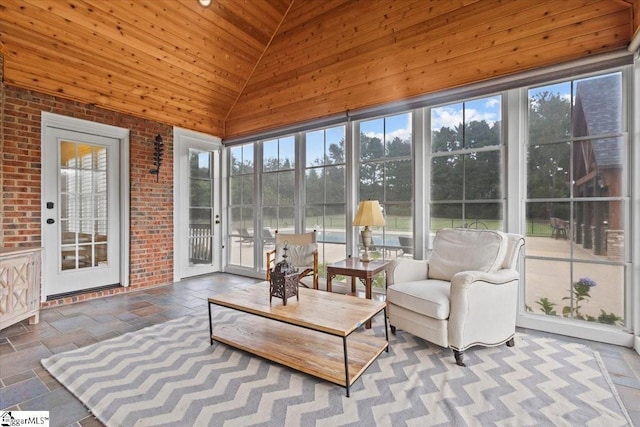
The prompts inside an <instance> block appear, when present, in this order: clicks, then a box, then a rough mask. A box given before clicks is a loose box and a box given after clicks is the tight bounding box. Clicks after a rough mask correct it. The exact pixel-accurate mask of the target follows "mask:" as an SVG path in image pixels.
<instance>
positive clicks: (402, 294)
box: [387, 280, 451, 320]
mask: <svg viewBox="0 0 640 427" xmlns="http://www.w3.org/2000/svg"><path fill="white" fill-rule="evenodd" d="M450 294H451V283H449V282H445V281H443V280H418V281H414V282H404V283H402V286H390V287H389V288H388V289H387V299H391V301H393V302H394V304H395V305H397V306H400V307H404V308H405V309H407V310H410V311H412V312H414V313H417V314H421V315H423V316H428V317H431V318H434V319H441V320H446V319H448V318H449V309H450V302H449V301H450Z"/></svg>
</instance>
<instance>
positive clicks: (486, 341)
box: [448, 269, 519, 351]
mask: <svg viewBox="0 0 640 427" xmlns="http://www.w3.org/2000/svg"><path fill="white" fill-rule="evenodd" d="M518 280H519V274H518V272H517V271H515V270H510V269H503V270H499V271H497V272H493V273H485V272H482V271H463V272H460V273H458V274H456V275H455V276H453V278H452V279H451V308H450V314H449V331H448V334H449V345H450V346H451V347H452V348H454V349H456V350H459V351H462V350H465V349H466V348H468V347H471V346H473V345H476V344H482V345H497V344H500V343H502V342H505V341H507V340H508V339H510V338H511V337H512V336H513V334H514V333H515V327H516V315H517V309H518Z"/></svg>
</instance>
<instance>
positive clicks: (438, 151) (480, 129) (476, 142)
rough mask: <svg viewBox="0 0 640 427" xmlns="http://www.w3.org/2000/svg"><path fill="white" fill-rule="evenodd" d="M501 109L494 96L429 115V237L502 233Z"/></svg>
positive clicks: (433, 111) (444, 107) (448, 106)
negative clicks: (455, 231) (458, 231)
mask: <svg viewBox="0 0 640 427" xmlns="http://www.w3.org/2000/svg"><path fill="white" fill-rule="evenodd" d="M501 104H502V98H501V97H500V96H497V95H496V96H491V97H487V98H480V99H476V100H470V101H465V102H462V103H456V104H450V105H445V106H442V107H438V108H433V109H432V110H431V152H432V153H433V154H431V189H430V191H431V205H430V209H431V224H430V227H431V231H432V232H435V231H437V230H438V229H440V228H443V227H470V228H477V229H496V230H500V229H502V228H503V227H504V224H503V216H504V213H503V212H504V198H505V196H504V181H505V180H504V179H503V173H504V172H503V171H504V169H505V168H504V164H503V157H504V151H503V150H502V146H503V142H502V133H501V115H502V113H501V111H502V106H501ZM451 153H453V154H451ZM442 202H449V203H442Z"/></svg>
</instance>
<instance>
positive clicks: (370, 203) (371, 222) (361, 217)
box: [353, 200, 384, 262]
mask: <svg viewBox="0 0 640 427" xmlns="http://www.w3.org/2000/svg"><path fill="white" fill-rule="evenodd" d="M353 225H357V226H364V229H363V230H362V231H361V232H360V235H361V236H362V246H363V247H364V253H363V254H362V257H361V258H360V261H362V262H369V261H371V258H370V257H369V246H371V229H370V228H369V227H370V226H371V227H373V226H376V227H381V226H383V225H384V217H383V216H382V208H381V207H380V203H378V201H377V200H364V201H362V202H360V204H359V205H358V212H357V213H356V217H355V218H354V219H353Z"/></svg>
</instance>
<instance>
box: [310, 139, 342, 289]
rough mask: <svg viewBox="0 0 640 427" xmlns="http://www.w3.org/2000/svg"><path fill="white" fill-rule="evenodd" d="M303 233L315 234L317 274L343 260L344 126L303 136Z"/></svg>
mask: <svg viewBox="0 0 640 427" xmlns="http://www.w3.org/2000/svg"><path fill="white" fill-rule="evenodd" d="M305 153H306V167H305V199H306V200H305V220H304V223H305V229H306V231H312V230H316V231H317V233H318V242H319V245H318V255H319V260H318V263H319V265H320V271H319V274H320V276H321V277H324V266H325V265H326V264H329V263H332V262H335V261H339V260H341V259H344V258H345V256H346V233H347V226H346V222H345V218H346V212H345V209H346V191H345V189H346V185H345V182H346V164H345V126H337V127H334V128H328V129H322V130H316V131H312V132H307V133H306V134H305Z"/></svg>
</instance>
